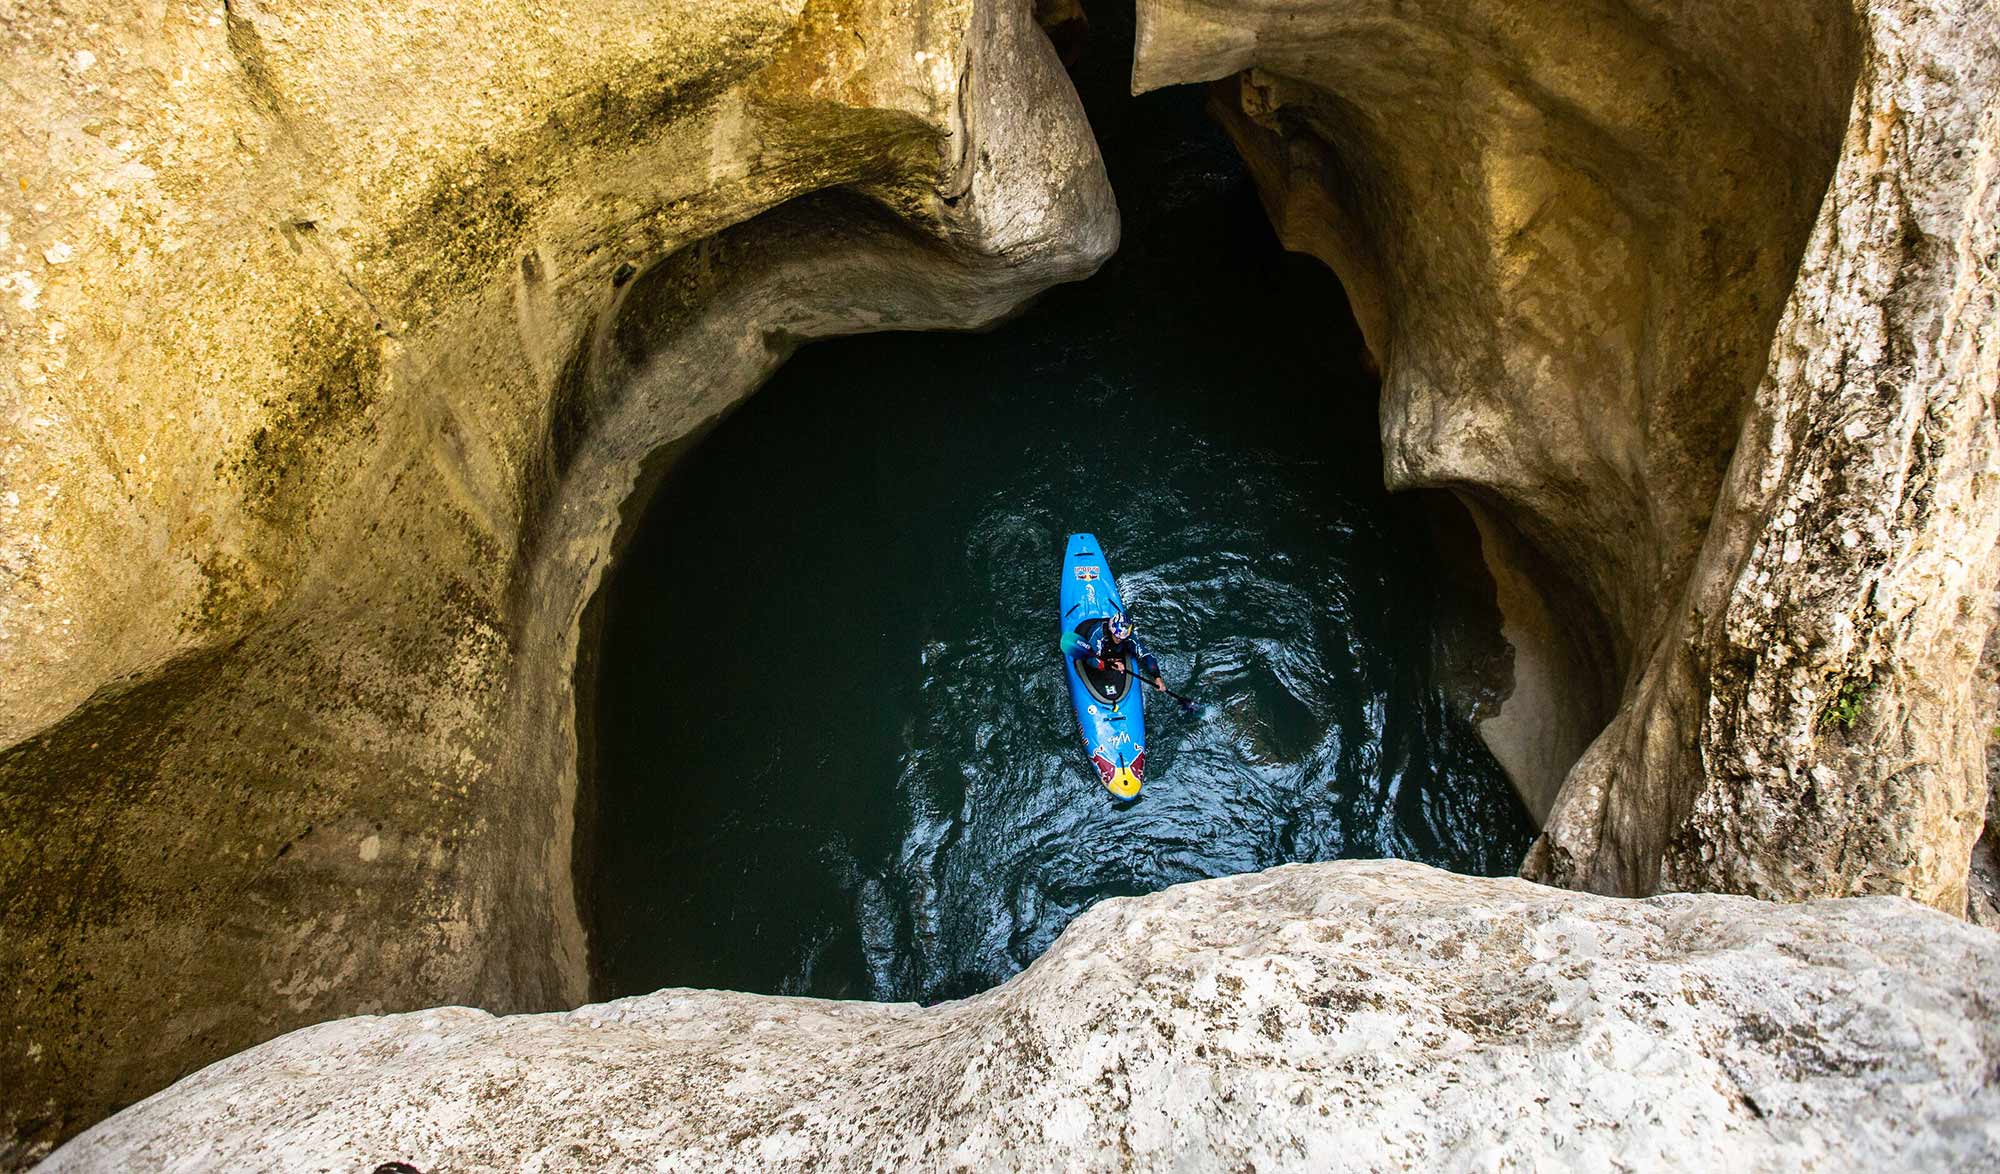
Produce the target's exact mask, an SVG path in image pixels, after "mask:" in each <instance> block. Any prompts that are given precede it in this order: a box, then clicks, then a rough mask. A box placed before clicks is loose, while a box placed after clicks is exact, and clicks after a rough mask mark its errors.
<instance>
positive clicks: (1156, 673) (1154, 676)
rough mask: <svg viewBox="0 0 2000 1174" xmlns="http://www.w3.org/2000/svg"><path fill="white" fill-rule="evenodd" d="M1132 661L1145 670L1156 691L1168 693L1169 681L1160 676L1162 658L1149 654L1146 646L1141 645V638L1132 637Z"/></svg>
mask: <svg viewBox="0 0 2000 1174" xmlns="http://www.w3.org/2000/svg"><path fill="white" fill-rule="evenodd" d="M1132 659H1133V660H1135V661H1137V662H1138V663H1139V667H1140V668H1141V669H1144V670H1145V673H1146V678H1147V679H1148V680H1150V681H1152V682H1153V688H1154V689H1155V690H1156V691H1159V692H1165V691H1166V688H1167V680H1166V678H1165V677H1162V676H1161V675H1160V658H1159V657H1157V656H1154V655H1153V654H1152V653H1150V652H1147V651H1146V646H1145V645H1144V644H1141V643H1139V637H1137V636H1134V637H1132Z"/></svg>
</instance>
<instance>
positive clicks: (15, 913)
mask: <svg viewBox="0 0 2000 1174" xmlns="http://www.w3.org/2000/svg"><path fill="white" fill-rule="evenodd" d="M59 16H60V18H58V14H56V13H52V12H44V11H41V10H35V11H32V12H31V11H29V10H27V9H15V10H10V11H8V12H7V14H6V16H5V20H4V24H5V26H6V28H7V29H8V30H9V36H8V43H7V47H6V49H5V51H4V52H5V58H4V61H5V64H4V69H5V72H6V76H7V79H8V92H7V96H6V97H5V98H4V99H0V105H3V106H4V107H5V109H6V111H7V118H6V119H5V120H4V123H5V126H6V130H5V131H4V132H0V175H4V179H5V182H4V185H0V295H4V296H0V329H4V331H5V338H6V350H7V356H8V362H7V363H6V365H5V369H4V370H0V381H4V382H0V746H7V747H11V748H8V749H5V750H0V901H4V910H0V913H3V914H4V919H5V926H6V930H5V933H4V935H0V973H5V974H6V975H7V981H6V984H5V989H4V992H0V1024H4V1033H3V1034H0V1088H5V1089H6V1095H5V1097H4V1098H0V1164H5V1163H6V1161H7V1160H9V1159H11V1160H13V1161H19V1160H22V1159H24V1158H30V1157H32V1156H34V1155H35V1154H37V1153H40V1152H44V1151H45V1150H46V1148H47V1147H48V1146H49V1145H50V1144H52V1143H53V1142H54V1141H56V1140H59V1139H60V1138H61V1137H63V1136H66V1135H67V1134H69V1133H71V1132H73V1131H74V1130H76V1129H77V1128H80V1127H81V1126H82V1125H84V1124H87V1123H89V1122H90V1121H92V1120H95V1119H97V1118H98V1117H100V1116H101V1115H102V1114H103V1113H105V1112H108V1111H109V1110H111V1109H113V1108H116V1107H118V1106H120V1105H123V1104H127V1103H130V1102H131V1101H133V1100H136V1099H138V1098H139V1097H141V1096H144V1095H146V1094H147V1093H149V1092H151V1091H153V1090H155V1089H157V1088H159V1087H161V1086H162V1085H164V1084H166V1083H167V1082H169V1081H170V1080H172V1079H174V1078H175V1077H177V1076H179V1075H182V1074H184V1073H186V1072H188V1071H190V1070H192V1069H193V1068H195V1067H198V1066H199V1065H201V1064H203V1063H206V1062H208V1061H209V1060H212V1059H214V1058H216V1057H218V1056H221V1055H226V1054H228V1053H230V1052H232V1051H235V1050H237V1049H239V1048H241V1047H243V1046H245V1045H247V1044H249V1043H252V1042H255V1041H256V1040H259V1039H264V1038H268V1037H270V1036H271V1035H274V1034H276V1033H278V1032H280V1031H284V1030H287V1029H290V1028H292V1027H295V1026H298V1025H301V1024H304V1023H310V1022H315V1021H318V1020H321V1019H325V1018H328V1017H330V1016H335V1015H342V1014H351V1013H355V1012H366V1011H379V1010H393V1009H400V1008H410V1007H419V1006H427V1005H431V1004H435V1003H439V1002H468V1003H477V1004H479V1005H482V1006H486V1007H489V1008H493V1009H496V1010H525V1009H540V1008H548V1007H556V1006H573V1005H575V1004H576V1003H578V1002H580V1001H582V999H583V997H584V981H585V966H584V958H583V944H582V941H581V931H580V928H579V926H578V921H577V917H576V913H575V905H574V899H573V888H572V883H573V882H572V876H571V869H570V867H569V863H570V859H571V853H572V842H571V835H572V827H573V824H574V819H573V815H574V811H573V804H574V802H575V781H576V777H577V776H576V771H577V739H576V734H575V730H574V712H575V706H574V704H573V697H572V692H573V685H572V682H573V681H574V679H575V667H576V660H577V657H578V655H579V648H580V647H587V640H586V636H585V634H584V633H583V632H582V631H581V625H580V623H579V617H580V616H581V615H582V613H583V611H584V608H585V603H586V600H587V599H588V597H589V595H590V593H591V591H592V589H593V588H594V585H595V583H596V581H597V577H598V575H599V573H600V572H601V570H602V568H603V567H604V565H605V563H606V561H607V560H608V558H609V556H610V552H611V551H612V549H613V548H614V546H615V543H616V541H617V537H618V532H619V527H620V525H621V516H620V511H621V509H622V508H623V507H624V505H625V503H626V502H627V501H628V500H629V499H630V498H631V497H632V495H633V493H634V490H635V486H643V485H644V484H646V483H647V482H648V479H650V478H652V477H655V476H657V475H658V474H659V472H660V470H661V469H662V468H663V467H664V464H665V463H666V461H667V460H669V459H670V458H671V452H672V447H671V446H672V445H673V444H674V443H675V442H676V441H677V440H678V439H680V438H683V437H687V436H689V435H691V434H693V433H694V432H695V431H697V430H698V429H699V428H700V427H701V426H702V425H703V423H704V422H706V421H711V420H713V419H715V418H716V417H717V415H718V414H719V413H721V412H723V411H725V410H726V409H727V408H728V407H729V406H730V405H731V404H732V403H734V402H736V401H737V400H738V399H740V398H741V397H742V396H744V395H746V394H748V392H749V391H750V390H751V389H753V388H754V387H755V386H756V385H757V383H758V382H759V381H760V380H761V379H762V378H763V377H764V376H765V375H767V374H768V373H769V372H770V371H771V370H772V369H773V368H774V367H775V366H776V365H777V364H778V363H780V362H781V361H782V360H783V359H784V357H785V356H786V355H788V354H789V353H790V352H791V350H792V349H793V348H795V347H796V346H797V345H799V344H800V343H801V342H803V341H805V340H808V339H812V338H816V337H821V336H825V335H831V334H840V333H848V332H854V331H861V330H875V329H892V328H893V329H921V328H946V327H971V326H976V325H980V324H982V323H985V322H988V321H990V320H992V319H994V318H995V317H997V316H999V315H1001V314H1003V313H1005V312H1007V311H1008V310H1010V309H1011V308H1013V307H1014V306H1016V305H1018V304H1019V303H1020V302H1021V301H1022V300H1023V299H1024V298H1026V297H1028V296H1029V295H1031V294H1033V293H1035V292H1036V291H1038V290H1040V289H1043V288H1045V287H1047V286H1048V285H1049V284H1051V283H1054V282H1057V281H1062V280H1068V279H1074V278H1077V277H1080V276H1083V275H1084V274H1086V273H1088V272H1089V271H1091V270H1092V269H1093V268H1094V267H1095V266H1096V265H1097V264H1098V263H1099V262H1100V261H1101V260H1102V259H1103V258H1104V257H1105V256H1106V255H1108V253H1109V252H1110V250H1111V249H1112V248H1113V247H1114V245H1115V242H1116V238H1117V219H1116V212H1115V209H1114V206H1113V204H1112V200H1111V194H1110V192H1109V189H1108V187H1107V185H1106V182H1105V178H1104V173H1103V168H1102V165H1101V163H1100V161H1099V160H1098V157H1097V153H1096V147H1095V144H1094V142H1093V141H1092V139H1091V137H1090V134H1089V129H1088V127H1087V125H1086V124H1085V122H1084V119H1083V116H1082V111H1081V109H1080V108H1079V106H1078V104H1077V101H1076V98H1075V96H1074V93H1073V92H1072V90H1071V89H1070V86H1069V84H1068V79H1067V78H1066V76H1065V75H1064V74H1063V72H1062V69H1061V66H1060V64H1059V63H1058V61H1057V59H1056V56H1055V54H1054V52H1053V50H1052V49H1051V48H1050V46H1049V44H1048V42H1047V40H1046V38H1044V37H1043V36H1042V35H1041V33H1040V32H1039V31H1038V30H1037V29H1036V28H1035V26H1034V25H1033V23H1032V21H1031V19H1030V16H1029V13H1028V10H1027V7H1026V5H1024V4H1015V3H987V2H985V0H963V2H955V0H938V2H931V0H919V2H916V3H900V2H899V3H877V2H875V0H814V2H812V3H809V4H808V3H799V2H791V0H728V2H721V3H717V2H711V0H701V2H699V3H669V4H660V3H655V2H652V0H646V2H643V3H642V2H612V3H593V4H588V5H583V6H577V7H571V8H561V7H556V8H550V7H549V6H546V5H541V4H535V3H526V2H520V3H513V2H505V0H503V2H498V3H490V2H482V3H476V4H471V3H467V4H457V3H445V4H434V5H426V6H419V7H416V8H412V7H410V6H408V5H402V4H390V3H370V2H366V0H364V2H361V3H355V2H352V0H342V2H341V3H337V4H336V3H317V2H314V0H305V2H290V0H287V2H284V3H276V2H266V0H234V2H232V3H230V4H228V5H226V6H225V5H223V4H221V3H218V2H208V3H191V2H183V0H172V2H169V3H160V4H126V3H88V2H86V3H82V4H71V5H66V6H64V8H63V9H62V11H61V13H60V14H59ZM655 454H660V455H659V456H658V458H657V459H652V460H650V461H649V458H651V457H654V456H655Z"/></svg>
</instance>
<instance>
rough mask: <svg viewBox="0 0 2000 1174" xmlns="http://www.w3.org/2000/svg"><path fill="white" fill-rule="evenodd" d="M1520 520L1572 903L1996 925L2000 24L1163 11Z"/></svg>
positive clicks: (1924, 9) (1281, 207) (1494, 508)
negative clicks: (1843, 903)
mask: <svg viewBox="0 0 2000 1174" xmlns="http://www.w3.org/2000/svg"><path fill="white" fill-rule="evenodd" d="M1133 77H1134V85H1135V87H1137V88H1141V89H1144V88H1149V87H1153V86H1158V85H1164V84H1167V83H1170V82H1185V81H1205V80H1210V79H1219V78H1220V79H1228V80H1226V81H1225V82H1224V83H1222V84H1221V85H1219V86H1218V88H1217V99H1216V109H1217V113H1218V115H1219V116H1220V117H1221V118H1222V119H1223V120H1224V122H1225V124H1226V125H1227V126H1229V128H1230V130H1231V132H1232V134H1233V135H1234V136H1235V138H1236V140H1237V142H1238V144H1239V146H1240V147H1241V148H1242V149H1243V151H1244V153H1245V155H1246V157H1247V158H1249V159H1250V160H1251V163H1252V167H1253V170H1254V171H1255V172H1256V174H1257V175H1258V178H1259V181H1260V184H1261V186H1262V188H1263V190H1264V193H1265V198H1266V202H1267V205H1268V207H1269V209H1270V211H1271V216H1272V219H1273V221H1274V223H1276V224H1277V225H1278V228H1279V231H1280V233H1281V234H1282V235H1283V236H1284V237H1285V239H1286V240H1287V241H1288V242H1289V243H1290V244H1291V245H1292V247H1294V248H1297V249H1301V250H1303V251H1307V252H1310V253H1313V254H1314V255H1316V256H1319V257H1320V258H1322V259H1323V260H1325V261H1326V262H1327V263H1328V264H1329V265H1331V266H1332V267H1333V268H1334V269H1336V270H1337V271H1338V272H1339V273H1340V275H1341V278H1342V281H1343V282H1344V283H1345V284H1346V286H1347V289H1348V293H1349V296H1350V298H1351V299H1352V300H1353V302H1354V305H1355V310H1356V314H1357V317H1358V318H1359V320H1360V322H1361V323H1362V326H1363V328H1364V329H1365V330H1366V332H1367V333H1368V336H1369V340H1370V345H1371V347H1372V348H1373V349H1374V350H1375V353H1376V355H1377V357H1378V359H1379V360H1380V362H1381V364H1382V369H1383V377H1384V385H1383V400H1382V429H1383V445H1384V449H1385V454H1386V466H1387V467H1386V474H1387V476H1388V479H1389V481H1390V484H1391V485H1394V486H1423V485H1427V486H1443V487H1447V488H1451V489H1454V490H1457V491H1459V492H1460V494H1461V495H1462V496H1463V497H1464V498H1465V499H1466V501H1467V503H1468V504H1469V505H1470V506H1471V507H1472V508H1473V511H1474V513H1475V515H1476V516H1477V517H1478V519H1479V521H1480V525H1481V531H1482V539H1483V541H1484V543H1485V546H1486V552H1487V557H1488V561H1489V563H1490V564H1491V566H1492V569H1493V572H1494V577H1495V580H1496V582H1497V584H1498V586H1499V597H1500V603H1501V606H1502V610H1503V611H1504V612H1506V613H1507V619H1506V629H1507V634H1508V638H1509V639H1510V641H1512V642H1513V644H1514V646H1515V651H1516V657H1515V676H1516V680H1515V688H1514V691H1513V694H1512V695H1511V696H1510V697H1509V698H1508V700H1507V701H1506V702H1505V703H1504V704H1503V705H1502V706H1501V712H1500V714H1499V715H1498V716H1496V717H1495V718H1493V719H1490V720H1488V721H1487V722H1485V723H1484V725H1483V727H1482V731H1483V732H1484V733H1485V734H1486V735H1487V737H1488V740H1489V742H1490V743H1491V744H1492V746H1493V748H1494V750H1495V753H1496V756H1497V757H1498V758H1499V759H1500V760H1501V762H1502V763H1503V764H1505V765H1506V766H1507V767H1508V768H1509V770H1510V771H1511V772H1512V773H1513V775H1514V777H1515V779H1516V782H1517V783H1518V784H1520V786H1521V788H1522V791H1523V795H1524V797H1525V798H1526V799H1527V801H1528V803H1529V806H1530V807H1531V809H1534V810H1535V811H1537V812H1538V813H1544V814H1546V820H1547V822H1546V827H1545V835H1544V837H1543V839H1542V841H1541V842H1540V844H1539V845H1538V847H1537V849H1536V851H1535V852H1534V853H1533V854H1532V855H1531V857H1530V860H1529V862H1528V866H1527V867H1528V870H1529V872H1530V874H1531V875H1534V876H1537V877H1540V878H1544V879H1548V880H1553V881H1558V882H1560V883H1564V884H1569V885H1576V886H1580V887H1585V888H1591V889H1597V890H1600V891H1609V892H1621V893H1644V892H1655V891H1659V890H1662V889H1723V890H1729V891H1736V892H1748V893H1755V894H1760V895H1765V896H1771V897H1780V898H1788V899H1803V898H1809V897H1815V896H1831V895H1840V894H1846V893H1866V892H1884V893H1899V894H1906V895H1909V896H1912V897H1915V898H1917V899H1919V900H1923V901H1926V902H1930V903H1933V904H1935V905H1937V906H1939V907H1941V908H1944V909H1947V910H1951V911H1953V912H1957V911H1960V910H1962V909H1963V908H1964V907H1965V900H1966V883H1967V882H1966V877H1967V864H1968V859H1969V857H1970V854H1971V849H1972V845H1973V841H1974V839H1975V838H1976V837H1977V836H1978V834H1979V830H1980V827H1981V822H1982V818H1983V811H1984V809H1985V806H1986V797H1987V788H1986V786H1985V783H1984V777H1983V750H1984V746H1985V743H1986V741H1987V739H1988V737H1989V734H1990V731H1991V729H1992V728H1993V727H1992V723H1991V721H1990V720H1989V715H1990V712H1991V704H1990V702H1989V701H1987V700H1986V698H1985V696H1984V690H1983V689H1980V688H1977V687H1976V681H1977V668H1976V663H1977V659H1978V653H1979V650H1980V648H1981V646H1982V644H1983V643H1984V641H1985V639H1986V635H1987V633H1988V631H1989V630H1990V629H1991V628H1992V624H1993V606H1992V604H1993V598H1994V592H1995V585H1996V578H2000V559H1996V553H2000V495H1996V494H1995V493H1994V491H1993V485H1994V484H1995V477H1994V474H1995V473H1996V472H2000V466H1996V461H1997V460H2000V455H1996V454H2000V446H1996V445H1995V444H1994V443H1993V435H1992V418H1993V414H1994V410H1995V400H1996V394H1997V393H1996V384H2000V378H1996V364H2000V267H1996V266H1995V265H1994V263H1993V260H1992V258H1993V256H1994V250H1995V248H1996V239H1997V238H1996V236H1995V234H1996V231H2000V229H1996V227H1995V224H1996V220H2000V183H1996V182H1995V180H1994V174H1995V163H1994V160H1995V158H1996V155H2000V118H1996V116H1995V113H1994V110H1995V102H1996V97H2000V10H1996V9H1995V8H1994V6H1993V5H1991V4H1989V3H1982V2H1976V0H1975V2H1960V0H1940V2H1936V3H1928V2H1910V0H1861V2H1858V3H1852V4H1850V3H1847V2H1845V0H1824V2H1820V3H1812V4H1793V5H1778V6H1768V7H1765V8H1756V9H1752V8H1744V7H1741V6H1737V7H1726V8H1717V7H1715V6H1713V5H1704V4H1689V3H1683V2H1681V0H1663V2H1658V3H1643V4H1621V3H1588V4H1581V5H1579V4H1574V3H1543V2H1539V0H1535V2H1529V3H1520V2H1518V0H1504V2H1497V3H1485V2H1478V3H1471V4H1466V3H1462V2H1457V0H1452V2H1438V3H1432V2H1428V0H1418V2H1416V3H1393V4H1390V3H1374V2H1365V0H1364V2H1361V3H1353V4H1326V3H1320V2H1318V0H1280V2H1278V3H1269V4H1256V5H1248V4H1246V5H1241V6H1236V5H1231V4H1227V3H1215V2H1211V0H1141V2H1140V4H1139V43H1138V59H1137V61H1136V63H1135V66H1134V72H1133Z"/></svg>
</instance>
